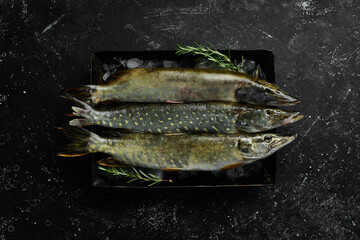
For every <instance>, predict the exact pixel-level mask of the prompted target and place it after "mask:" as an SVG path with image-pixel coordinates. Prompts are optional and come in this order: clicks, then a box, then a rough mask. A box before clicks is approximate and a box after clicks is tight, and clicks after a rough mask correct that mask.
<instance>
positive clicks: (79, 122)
mask: <svg viewBox="0 0 360 240" xmlns="http://www.w3.org/2000/svg"><path fill="white" fill-rule="evenodd" d="M69 125H70V126H75V127H83V126H89V125H90V123H89V121H88V120H87V119H85V118H75V119H73V120H71V121H69Z"/></svg>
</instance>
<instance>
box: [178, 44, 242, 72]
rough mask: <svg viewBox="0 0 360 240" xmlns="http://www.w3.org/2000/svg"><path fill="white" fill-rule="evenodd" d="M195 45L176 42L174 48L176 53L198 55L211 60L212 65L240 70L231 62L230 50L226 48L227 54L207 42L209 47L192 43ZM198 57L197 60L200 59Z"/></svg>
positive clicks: (235, 70)
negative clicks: (175, 47) (176, 47)
mask: <svg viewBox="0 0 360 240" xmlns="http://www.w3.org/2000/svg"><path fill="white" fill-rule="evenodd" d="M194 44H195V47H191V46H181V45H179V44H178V49H177V50H176V52H175V54H176V55H193V56H196V55H200V56H202V57H204V58H205V59H206V60H207V61H209V62H212V63H213V64H214V66H218V67H221V68H224V69H227V70H230V71H234V72H240V71H241V70H240V68H239V67H238V66H237V63H236V62H232V61H231V58H230V50H229V48H228V49H227V50H228V54H229V55H228V56H227V55H225V54H222V53H220V52H219V51H218V50H216V48H215V47H214V46H213V45H212V44H211V43H209V42H208V44H209V46H210V47H205V46H203V45H201V44H198V43H194ZM202 57H200V58H199V59H197V60H200V59H202Z"/></svg>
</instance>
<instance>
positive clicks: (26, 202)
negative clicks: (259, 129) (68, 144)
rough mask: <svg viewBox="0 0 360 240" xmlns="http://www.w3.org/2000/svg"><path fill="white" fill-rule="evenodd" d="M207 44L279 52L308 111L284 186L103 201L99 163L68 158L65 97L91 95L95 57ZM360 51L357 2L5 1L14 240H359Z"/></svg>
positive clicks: (3, 54)
mask: <svg viewBox="0 0 360 240" xmlns="http://www.w3.org/2000/svg"><path fill="white" fill-rule="evenodd" d="M275 2H276V3H275ZM206 40H208V41H210V42H211V43H213V44H214V45H215V46H216V47H218V48H220V49H221V48H225V47H226V46H227V45H229V46H230V47H231V48H232V49H268V50H271V51H273V52H274V53H275V56H276V58H275V70H276V72H275V73H276V79H277V80H276V81H277V83H278V85H279V86H280V87H282V88H284V89H285V90H288V91H289V92H291V93H293V94H295V95H297V96H298V97H300V99H301V100H302V103H301V105H300V106H298V107H297V108H298V109H299V110H301V111H302V112H303V113H304V114H306V116H307V117H306V118H305V119H303V120H302V121H301V122H299V123H298V124H294V125H290V126H288V127H286V128H282V129H281V130H280V132H290V131H294V132H298V134H299V139H298V141H297V142H296V143H293V144H292V145H289V146H288V147H286V148H284V149H283V150H281V151H280V152H279V153H278V160H279V161H278V178H277V184H276V185H274V186H270V187H261V188H251V187H249V188H243V189H192V190H189V189H173V190H171V189H155V190H154V189H145V190H135V191H134V190H124V189H99V188H94V187H92V186H91V165H90V162H89V161H86V160H87V159H84V158H78V159H63V158H58V157H56V156H55V153H56V152H57V151H58V150H59V147H60V146H62V145H64V143H65V138H64V137H63V136H62V135H61V133H60V132H59V131H58V130H56V129H55V128H54V126H57V125H61V124H63V123H64V122H65V120H67V119H66V118H65V117H64V116H63V113H64V112H66V111H69V106H70V104H69V103H66V102H64V100H63V99H61V98H59V97H58V92H59V90H60V89H61V88H63V87H67V86H72V85H73V84H74V83H79V82H81V83H87V82H88V79H89V72H88V69H89V66H88V63H89V61H88V60H89V55H90V53H92V52H95V51H102V50H138V49H150V50H154V49H172V48H174V47H175V46H176V43H181V44H191V43H192V42H193V41H197V42H200V43H205V42H206ZM359 41H360V4H359V2H358V1H351V0H339V1H335V0H331V1H322V3H319V1H315V0H291V1H286V0H282V1H271V2H270V1H266V0H256V1H248V0H242V1H220V0H219V1H215V0H207V1H166V2H165V1H155V0H154V1H140V0H137V1H100V0H98V1H96V0H94V1H29V0H22V1H14V0H2V1H0V73H1V75H0V76H1V79H0V80H1V83H0V111H1V114H0V152H1V155H2V157H1V163H0V166H1V168H0V194H1V198H0V199H1V200H0V206H1V207H0V236H1V238H2V239H118V238H119V237H121V238H123V239H127V238H132V239H140V238H141V239H155V238H156V239H170V238H173V239H236V238H238V239H358V238H359V237H360V233H359V226H360V221H359V215H360V209H359V208H360V207H359V206H360V204H359V202H360V190H359V183H360V173H359V170H360V167H359V161H360V152H359V149H360V146H359V145H360V140H359V130H360V121H359V100H360V98H359V95H358V89H359V87H360V81H359V77H360V70H359V69H360V46H359Z"/></svg>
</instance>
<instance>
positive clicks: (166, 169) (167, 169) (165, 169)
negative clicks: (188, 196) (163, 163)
mask: <svg viewBox="0 0 360 240" xmlns="http://www.w3.org/2000/svg"><path fill="white" fill-rule="evenodd" d="M160 170H162V171H167V172H175V171H181V170H183V169H182V168H177V167H173V168H162V169H160Z"/></svg>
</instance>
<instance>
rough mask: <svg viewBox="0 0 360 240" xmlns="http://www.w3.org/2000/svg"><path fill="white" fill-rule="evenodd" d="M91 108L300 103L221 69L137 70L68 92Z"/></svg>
mask: <svg viewBox="0 0 360 240" xmlns="http://www.w3.org/2000/svg"><path fill="white" fill-rule="evenodd" d="M62 95H63V96H64V97H75V98H77V99H79V100H82V101H84V102H86V103H88V104H90V105H96V104H98V103H100V102H104V101H120V102H147V103H150V102H206V101H216V102H245V103H250V104H260V105H267V106H284V105H287V106H289V105H294V104H297V103H299V100H298V99H297V98H296V97H293V96H291V95H289V94H288V93H286V92H285V91H283V90H282V89H280V88H279V87H278V86H276V85H275V84H272V83H269V82H266V81H264V80H261V79H258V78H256V77H253V76H250V75H246V74H242V73H239V72H231V71H227V70H218V69H192V68H146V69H144V68H136V69H127V70H123V71H119V72H116V73H114V74H113V75H112V76H110V77H109V79H108V83H107V84H106V85H88V86H83V87H77V88H70V89H66V90H64V91H63V92H62Z"/></svg>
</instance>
